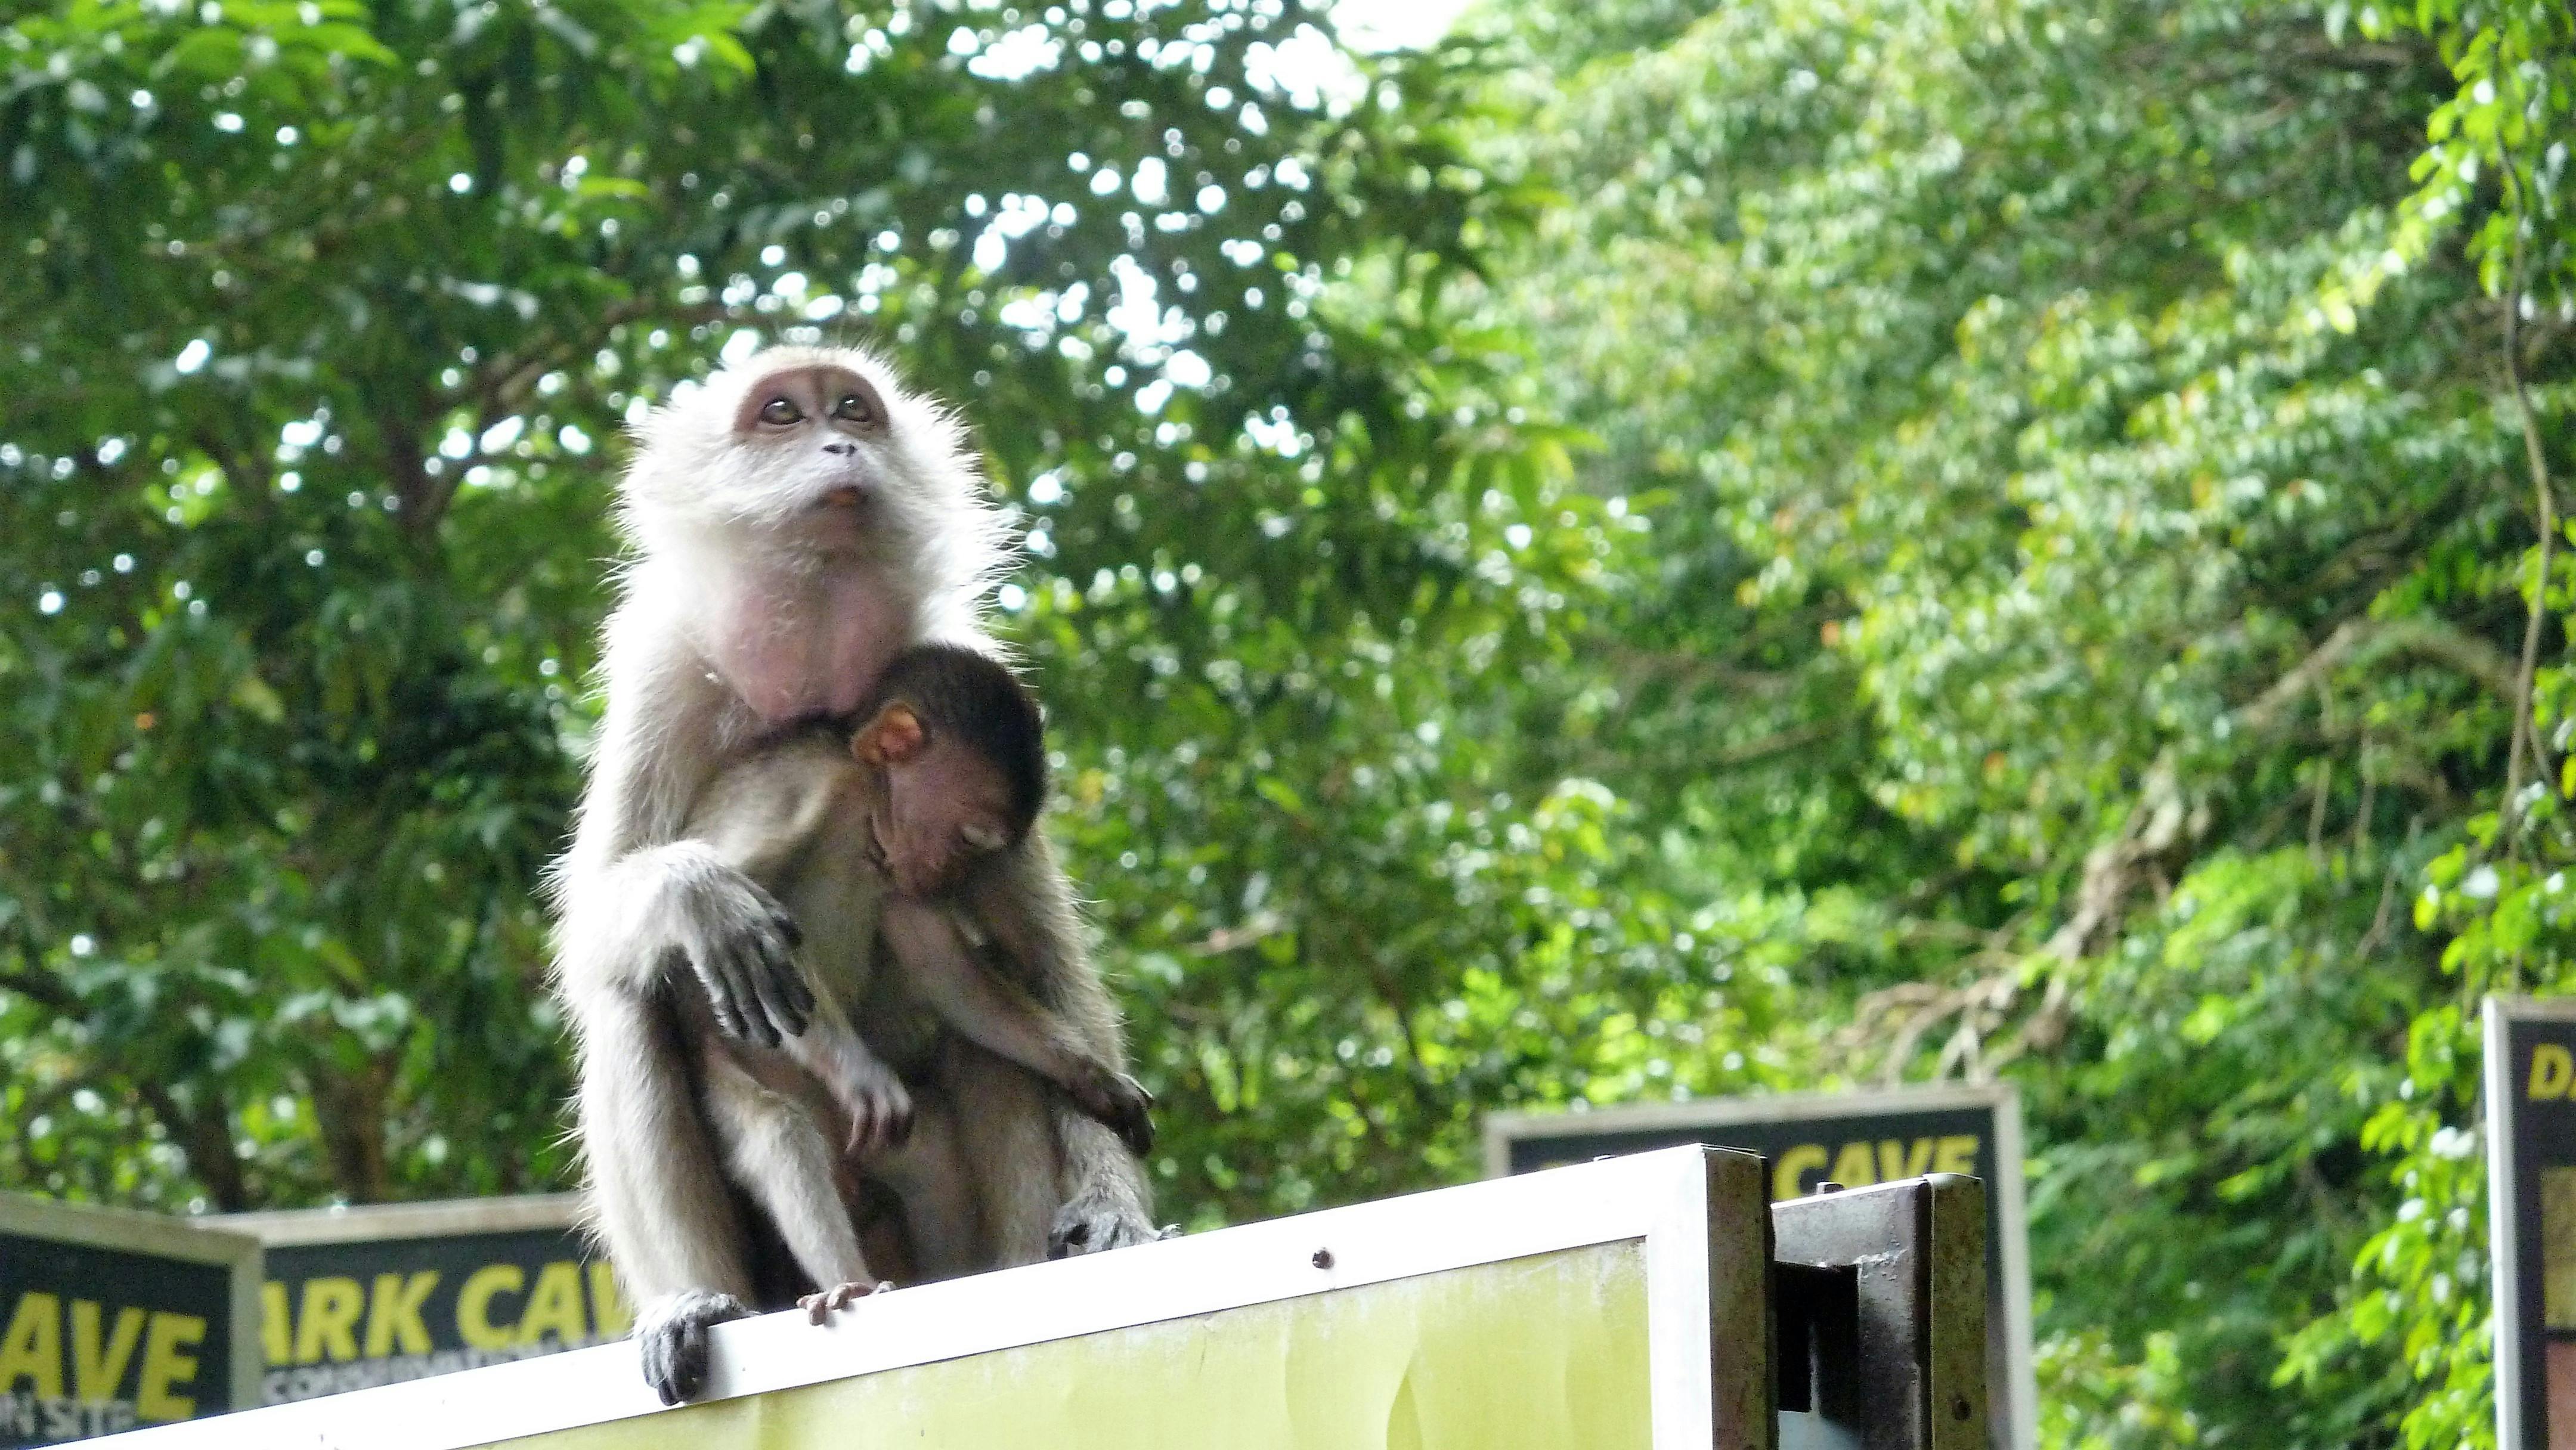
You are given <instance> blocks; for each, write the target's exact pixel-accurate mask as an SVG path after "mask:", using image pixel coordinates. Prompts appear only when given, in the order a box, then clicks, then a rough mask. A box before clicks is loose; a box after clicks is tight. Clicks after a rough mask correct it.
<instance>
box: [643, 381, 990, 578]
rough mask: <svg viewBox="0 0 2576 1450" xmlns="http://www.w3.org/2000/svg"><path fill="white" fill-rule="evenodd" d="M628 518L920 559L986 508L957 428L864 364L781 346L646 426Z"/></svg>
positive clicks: (649, 526) (652, 529) (649, 532)
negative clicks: (747, 530)
mask: <svg viewBox="0 0 2576 1450" xmlns="http://www.w3.org/2000/svg"><path fill="white" fill-rule="evenodd" d="M637 432H638V437H639V440H640V441H641V443H642V445H643V446H642V448H641V449H640V450H639V451H638V453H637V455H636V458H635V461H634V464H633V466H632V467H631V468H630V469H629V470H628V472H627V476H626V482H625V492H626V496H627V501H628V505H629V509H630V517H631V518H632V519H633V520H634V522H636V523H637V524H638V525H639V526H640V528H641V530H642V531H643V532H644V534H645V535H646V542H647V543H648V545H649V544H651V543H653V542H655V540H654V537H653V536H654V534H655V533H657V532H659V531H661V528H662V526H665V525H670V526H677V527H676V528H674V529H672V532H674V533H684V532H686V531H687V530H689V529H691V528H695V527H703V526H704V525H706V524H718V525H723V524H733V525H748V526H750V527H752V528H755V529H758V530H760V531H762V532H763V533H765V534H769V535H772V536H775V537H779V538H781V539H785V540H788V541H793V542H799V543H806V544H811V545H814V546H818V547H821V548H823V549H826V550H830V551H835V552H846V551H851V550H873V551H880V552H887V553H893V554H901V553H903V552H906V551H909V550H912V549H916V548H918V547H919V546H920V545H921V543H922V541H923V540H926V539H930V538H933V537H936V536H938V534H939V533H940V532H941V529H942V525H943V524H944V523H946V522H948V521H950V520H953V519H955V518H957V517H959V516H960V515H961V514H963V513H970V512H972V511H973V510H974V509H976V508H977V507H978V505H979V502H980V495H979V491H978V489H977V488H976V481H975V472H974V469H973V467H972V465H971V464H970V463H969V462H968V461H967V460H966V459H965V457H964V455H963V453H962V451H961V446H962V443H963V439H962V437H961V435H960V433H959V430H958V428H957V425H956V424H955V423H954V422H953V421H952V420H951V419H950V418H949V417H948V416H947V414H946V413H945V412H944V411H943V410H942V409H940V408H939V407H938V406H937V405H936V404H934V403H932V402H930V401H929V400H927V399H924V398H921V397H918V396H916V395H914V394H911V393H908V392H906V391H905V390H904V389H903V387H902V386H901V385H900V384H898V383H897V382H896V381H895V379H894V376H893V374H892V373H891V372H890V371H888V370H887V369H886V367H885V366H884V365H883V364H882V363H879V362H878V361H877V360H876V359H874V358H872V357H869V356H868V355H867V354H865V353H861V352H856V351H852V350H847V349H826V348H774V349H771V350H769V351H767V352H762V353H759V354H756V355H755V356H753V357H752V358H751V359H749V360H748V361H747V362H745V363H743V364H741V365H739V366H737V367H733V368H729V369H727V370H725V371H724V372H721V373H718V374H716V375H715V376H714V377H712V378H710V379H708V380H707V382H706V384H705V385H704V386H702V387H700V388H697V389H695V390H693V391H691V392H690V393H689V394H687V395H686V396H683V397H677V398H675V399H674V400H673V401H672V402H671V403H670V404H669V405H667V406H665V407H663V408H662V409H660V410H658V411H656V412H655V413H654V414H653V415H652V416H651V417H649V418H648V419H646V420H645V421H644V423H643V424H642V425H641V426H640V427H639V428H638V430H637Z"/></svg>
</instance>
